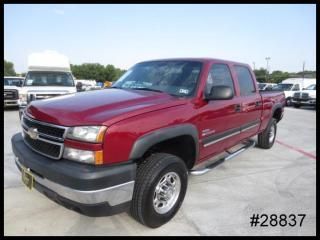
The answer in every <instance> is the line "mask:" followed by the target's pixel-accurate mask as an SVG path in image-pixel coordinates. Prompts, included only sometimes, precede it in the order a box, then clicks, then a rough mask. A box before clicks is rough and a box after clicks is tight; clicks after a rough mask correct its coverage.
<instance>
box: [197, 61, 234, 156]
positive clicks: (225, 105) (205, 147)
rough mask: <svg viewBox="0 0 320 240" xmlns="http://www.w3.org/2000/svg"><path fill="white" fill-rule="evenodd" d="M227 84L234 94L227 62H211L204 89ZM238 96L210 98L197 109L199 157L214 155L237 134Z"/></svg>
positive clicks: (232, 81)
mask: <svg viewBox="0 0 320 240" xmlns="http://www.w3.org/2000/svg"><path fill="white" fill-rule="evenodd" d="M219 85H224V86H229V87H231V88H232V89H233V91H234V95H236V93H235V92H236V91H235V85H234V80H233V78H232V74H231V71H230V68H229V66H228V65H227V64H223V63H213V64H212V65H211V68H210V72H209V74H208V78H207V83H206V87H205V91H206V92H208V91H210V90H211V88H212V86H219ZM239 104H240V103H239V98H238V97H236V96H234V97H233V98H232V99H230V100H210V101H208V102H207V103H206V104H205V105H204V106H202V107H201V108H200V109H199V110H200V113H199V115H198V117H199V121H198V124H199V132H200V139H201V141H200V143H201V144H200V148H201V151H200V153H201V155H200V159H201V160H204V159H207V158H208V157H211V156H214V155H216V154H218V153H220V152H222V151H223V150H224V149H225V144H226V142H228V141H230V139H232V138H234V137H235V136H236V135H239V133H240V132H239V127H240V126H237V124H238V123H237V115H238V114H239V111H240V109H238V108H237V106H239Z"/></svg>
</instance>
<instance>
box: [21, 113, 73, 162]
mask: <svg viewBox="0 0 320 240" xmlns="http://www.w3.org/2000/svg"><path fill="white" fill-rule="evenodd" d="M21 122H22V128H23V138H24V141H25V143H26V145H28V146H29V147H30V148H31V149H32V150H34V151H36V152H38V153H40V154H42V155H44V156H47V157H50V158H53V159H60V158H61V157H62V153H63V148H64V144H63V142H64V135H65V133H66V131H67V128H66V127H62V126H57V125H54V124H50V123H46V122H40V121H37V120H34V119H32V118H30V117H28V116H26V115H25V114H23V115H22V120H21ZM31 133H37V134H35V135H36V136H33V135H32V134H31Z"/></svg>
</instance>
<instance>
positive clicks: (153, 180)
mask: <svg viewBox="0 0 320 240" xmlns="http://www.w3.org/2000/svg"><path fill="white" fill-rule="evenodd" d="M187 185H188V170H187V167H186V165H185V163H184V162H183V161H182V160H181V159H180V158H179V157H177V156H175V155H171V154H167V153H156V154H153V155H151V156H150V157H148V158H146V159H145V160H144V162H143V163H141V164H140V165H139V166H138V169H137V176H136V183H135V187H134V192H133V197H132V201H131V209H130V211H131V215H132V216H133V217H134V218H135V219H136V220H138V221H139V222H141V223H142V224H144V225H147V226H149V227H151V228H156V227H160V226H161V225H163V224H165V223H166V222H168V221H169V220H170V219H171V218H172V217H173V216H174V215H175V214H176V213H177V211H178V210H179V208H180V206H181V204H182V202H183V199H184V196H185V194H186V190H187Z"/></svg>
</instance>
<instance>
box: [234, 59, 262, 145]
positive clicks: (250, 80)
mask: <svg viewBox="0 0 320 240" xmlns="http://www.w3.org/2000/svg"><path fill="white" fill-rule="evenodd" d="M232 71H233V74H234V76H235V78H236V80H237V84H238V88H239V92H240V96H239V102H240V111H239V114H238V115H237V116H238V117H237V122H238V125H240V134H239V135H238V136H237V139H236V140H237V141H241V140H243V139H246V138H248V137H251V136H253V135H255V134H256V133H257V132H258V129H259V127H260V123H261V114H262V97H261V94H260V93H259V89H258V87H257V84H256V81H255V77H254V75H253V72H252V71H251V70H250V69H249V68H248V67H247V66H246V65H237V64H234V65H233V66H232Z"/></svg>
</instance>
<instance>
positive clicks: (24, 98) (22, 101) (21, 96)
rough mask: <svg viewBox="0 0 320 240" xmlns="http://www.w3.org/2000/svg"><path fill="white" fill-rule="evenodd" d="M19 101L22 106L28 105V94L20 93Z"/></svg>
mask: <svg viewBox="0 0 320 240" xmlns="http://www.w3.org/2000/svg"><path fill="white" fill-rule="evenodd" d="M19 99H20V102H21V103H22V104H26V103H27V94H26V93H20V94H19Z"/></svg>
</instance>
